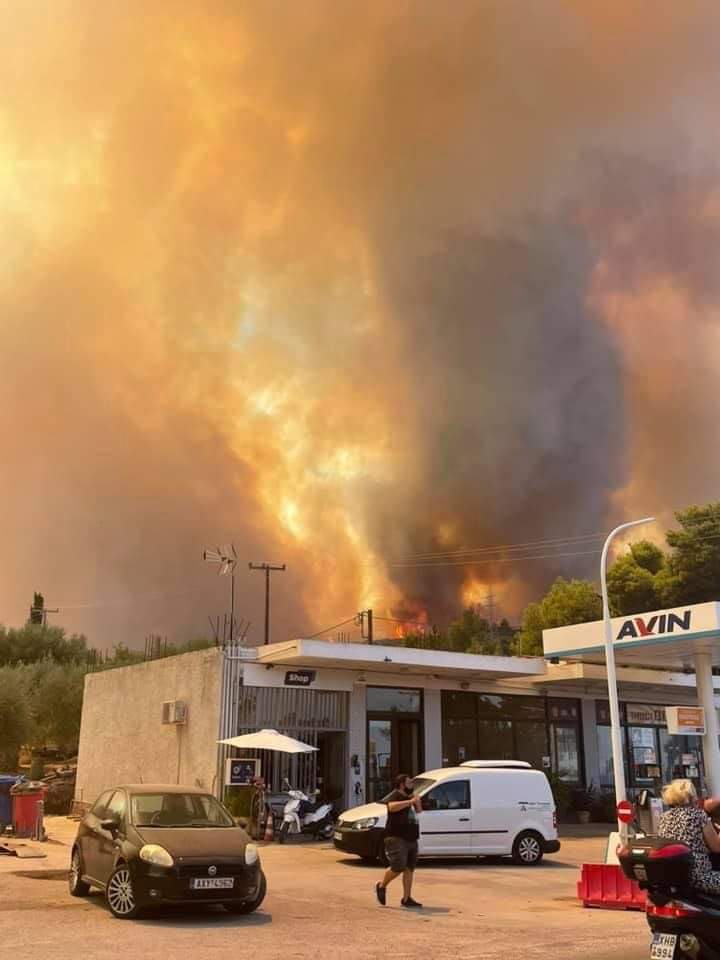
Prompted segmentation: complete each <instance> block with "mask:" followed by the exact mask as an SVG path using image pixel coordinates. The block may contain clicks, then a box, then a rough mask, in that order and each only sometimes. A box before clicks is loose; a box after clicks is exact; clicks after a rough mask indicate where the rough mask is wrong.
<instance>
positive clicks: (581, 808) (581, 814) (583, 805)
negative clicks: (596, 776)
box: [572, 784, 596, 823]
mask: <svg viewBox="0 0 720 960" xmlns="http://www.w3.org/2000/svg"><path fill="white" fill-rule="evenodd" d="M595 799H596V798H595V790H594V789H593V785H592V784H590V786H589V787H587V788H585V787H578V788H577V789H576V790H574V791H573V798H572V806H573V810H574V811H575V813H576V814H577V818H578V822H579V823H590V811H591V810H592V808H593V805H594V804H595Z"/></svg>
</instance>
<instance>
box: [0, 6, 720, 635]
mask: <svg viewBox="0 0 720 960" xmlns="http://www.w3.org/2000/svg"><path fill="white" fill-rule="evenodd" d="M719 17H720V15H719V14H718V11H717V5H716V4H715V3H713V2H711V0H707V2H704V0H687V2H685V3H683V4H678V3H676V2H675V0H656V2H654V3H652V4H650V3H643V2H638V3H627V2H621V0H586V2H585V3H582V4H577V3H570V2H564V0H545V2H543V3H531V4H528V3H524V2H519V0H518V2H515V0H456V2H454V3H452V4H443V3H437V2H436V0H426V2H422V0H417V2H411V0H405V2H403V0H395V2H389V0H388V2H380V0H374V2H371V3H368V4H363V5H358V4H357V3H354V2H352V3H351V2H349V0H333V2H329V0H304V2H303V3H291V2H288V0H284V2H279V0H277V2H275V0H264V2H262V3H258V2H236V0H232V2H231V0H206V2H204V3H200V2H199V0H192V2H191V0H172V2H170V0H153V2H152V3H130V4H121V5H114V6H111V5H105V4H97V3H94V2H91V0H36V2H35V3H32V4H21V5H18V4H16V3H10V2H9V0H2V2H0V36H2V41H1V43H2V56H1V57H0V89H2V91H3V97H2V103H0V130H1V131H2V137H1V138H0V211H1V212H2V219H3V224H4V231H3V236H4V240H5V242H4V256H3V259H2V261H1V262H0V397H1V398H2V404H1V405H0V444H1V449H2V462H3V470H2V473H1V474H0V520H1V529H2V531H3V543H4V547H5V549H4V551H3V554H4V561H3V571H2V572H3V576H2V578H1V581H0V617H1V618H2V619H4V620H5V621H6V622H9V623H14V622H18V621H19V620H21V619H23V618H24V617H25V615H26V607H27V605H28V603H29V601H30V598H31V597H32V592H33V590H35V589H38V590H42V591H43V592H44V593H45V595H46V597H47V602H48V604H49V606H51V607H54V606H60V607H61V609H62V612H61V614H59V615H58V617H59V619H60V620H61V622H63V623H64V624H65V625H66V626H68V627H69V628H70V629H78V630H84V631H86V632H87V633H89V635H90V637H91V639H92V640H93V641H94V642H95V643H97V644H98V645H100V646H105V645H109V644H112V643H116V642H119V641H124V642H126V643H129V644H131V645H138V644H140V645H141V644H142V638H143V636H144V635H145V634H146V633H149V632H151V631H153V632H160V633H167V634H170V635H171V636H172V637H179V636H187V635H191V634H198V633H201V632H203V631H204V629H205V626H206V617H207V615H208V614H215V613H218V612H222V611H223V610H225V609H227V607H228V591H229V585H228V584H227V583H226V582H225V581H223V580H219V579H218V578H217V577H216V576H215V575H214V571H213V570H212V569H211V568H209V567H207V566H205V565H203V563H202V561H201V554H202V550H203V548H204V547H205V546H214V545H216V544H218V543H221V544H222V543H225V542H228V541H230V540H232V541H234V543H235V545H236V547H237V549H238V553H239V555H240V564H239V567H238V581H237V582H238V597H237V604H236V606H237V609H238V611H239V613H240V614H241V615H242V616H244V617H246V618H248V619H250V620H252V621H253V630H252V636H253V637H254V638H255V639H258V638H259V637H260V636H261V626H262V590H263V581H262V578H261V577H260V575H258V574H256V573H251V572H250V571H248V570H247V562H248V561H251V560H254V561H257V560H271V561H274V562H285V563H287V565H288V570H287V572H286V573H283V574H276V575H275V577H274V579H273V616H274V620H273V639H275V640H280V639H285V638H286V637H288V636H289V635H293V634H299V633H306V634H307V633H309V632H312V631H313V630H314V629H319V628H320V627H323V626H326V625H328V624H331V623H334V622H335V621H339V620H341V619H344V618H345V617H349V616H351V615H352V614H353V613H354V612H355V611H356V610H359V609H361V608H364V607H368V606H372V607H373V608H374V609H375V610H376V611H378V612H381V611H382V612H384V613H385V614H387V615H389V616H392V615H394V614H395V615H399V612H400V613H402V615H404V616H409V615H411V614H413V615H417V616H428V617H429V618H430V619H431V620H434V621H438V622H442V621H443V620H445V619H447V618H448V617H449V616H452V615H453V614H454V613H455V612H456V611H457V609H458V608H459V606H460V604H461V603H462V602H463V600H468V599H473V598H477V597H480V596H482V595H484V594H485V593H487V591H488V589H489V585H490V584H493V587H494V590H495V592H496V593H497V595H498V598H499V601H500V605H501V607H502V608H503V610H504V612H506V613H507V614H509V615H510V616H511V618H512V619H514V618H515V617H516V616H517V614H518V611H519V609H520V607H521V605H522V603H523V602H524V601H525V600H527V599H529V598H530V597H531V596H533V595H534V593H536V592H537V591H538V590H540V589H542V588H543V587H544V586H546V585H547V583H548V581H549V580H550V579H551V578H552V577H554V576H555V575H557V574H558V573H566V574H567V573H572V574H575V575H580V576H582V575H587V574H591V573H592V571H593V569H594V564H595V562H596V558H595V557H594V556H585V555H584V554H583V555H580V556H574V557H556V558H546V559H544V560H541V561H533V562H529V561H526V562H524V563H523V562H517V563H495V564H491V563H485V564H477V565H475V566H469V565H463V564H460V563H458V564H456V565H453V566H447V565H432V566H413V565H405V566H395V565H393V561H395V560H398V559H401V558H406V557H413V556H415V555H417V554H421V553H431V552H436V551H452V550H456V549H461V548H462V549H464V548H468V547H478V546H484V545H493V544H512V543H519V542H527V541H533V540H540V539H545V538H560V537H573V536H579V535H582V534H586V533H594V532H596V531H600V530H602V529H604V528H605V527H606V526H607V525H608V524H609V523H610V522H611V521H612V520H614V519H617V518H623V517H625V515H626V514H628V513H630V514H634V513H635V511H638V510H639V511H642V512H657V513H658V515H660V516H661V517H663V518H665V519H666V520H667V519H668V518H669V516H670V513H671V511H672V509H673V508H675V507H680V506H683V505H684V504H686V503H687V502H691V501H699V500H703V499H707V498H710V497H716V496H717V491H716V489H715V487H714V484H713V481H714V478H715V477H716V476H717V468H718V466H720V463H719V462H718V461H719V460H720V456H719V455H718V453H717V452H716V446H717V445H716V444H714V443H713V442H712V441H713V439H714V429H713V428H714V423H715V420H716V416H717V408H718V405H717V401H716V399H715V395H714V381H715V378H716V376H717V372H718V359H719V346H718V336H719V333H718V319H719V316H720V314H719V313H718V279H717V278H718V272H717V268H716V263H715V261H716V256H717V250H718V239H719V237H718V232H719V230H720V177H719V175H718V162H717V156H718V142H717V141H718V136H717V130H716V128H717V123H716V117H717V108H718V92H719V86H718V82H719V79H720V77H719V75H718V64H720V57H719V56H718V55H719V54H720V50H719V49H718V48H719V47H720V40H718V36H720V34H719V33H718V29H717V28H718V25H719V23H718V20H719ZM560 552H562V551H560ZM568 552H570V551H568ZM577 552H578V553H581V551H580V550H578V551H577ZM393 612H394V614H393Z"/></svg>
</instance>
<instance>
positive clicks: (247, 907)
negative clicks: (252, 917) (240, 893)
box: [223, 873, 267, 914]
mask: <svg viewBox="0 0 720 960" xmlns="http://www.w3.org/2000/svg"><path fill="white" fill-rule="evenodd" d="M266 893H267V880H266V879H265V874H264V873H261V874H260V885H259V887H258V892H257V895H256V897H255V899H254V900H246V901H245V902H244V903H224V904H223V906H224V907H225V909H226V910H227V912H228V913H239V914H243V913H253V912H254V911H255V910H257V908H258V907H259V906H260V904H261V903H262V902H263V900H264V899H265V894H266Z"/></svg>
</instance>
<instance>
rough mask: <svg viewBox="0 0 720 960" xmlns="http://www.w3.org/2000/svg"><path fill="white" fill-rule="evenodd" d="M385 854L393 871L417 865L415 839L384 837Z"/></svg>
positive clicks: (399, 871) (412, 867) (398, 871)
mask: <svg viewBox="0 0 720 960" xmlns="http://www.w3.org/2000/svg"><path fill="white" fill-rule="evenodd" d="M385 856H386V857H387V860H388V864H389V865H390V869H391V870H393V871H394V872H395V873H402V872H403V870H414V869H415V867H416V866H417V856H418V844H417V840H403V838H402V837H385Z"/></svg>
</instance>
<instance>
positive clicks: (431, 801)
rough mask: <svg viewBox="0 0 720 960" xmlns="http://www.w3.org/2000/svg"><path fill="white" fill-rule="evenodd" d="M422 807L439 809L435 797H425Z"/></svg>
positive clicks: (424, 808)
mask: <svg viewBox="0 0 720 960" xmlns="http://www.w3.org/2000/svg"><path fill="white" fill-rule="evenodd" d="M422 808H423V810H437V800H435V798H434V797H423V798H422Z"/></svg>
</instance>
